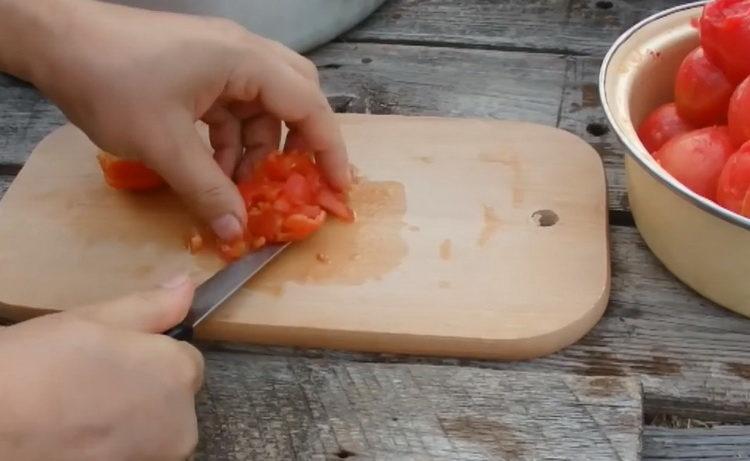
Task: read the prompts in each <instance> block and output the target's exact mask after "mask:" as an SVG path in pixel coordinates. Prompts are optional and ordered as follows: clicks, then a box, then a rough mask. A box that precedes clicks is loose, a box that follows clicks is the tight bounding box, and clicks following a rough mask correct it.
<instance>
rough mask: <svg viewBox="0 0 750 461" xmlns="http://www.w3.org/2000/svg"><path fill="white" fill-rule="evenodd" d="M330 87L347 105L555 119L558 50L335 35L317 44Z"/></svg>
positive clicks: (560, 75)
mask: <svg viewBox="0 0 750 461" xmlns="http://www.w3.org/2000/svg"><path fill="white" fill-rule="evenodd" d="M311 58H312V59H313V60H314V61H315V63H316V64H317V65H318V68H319V70H320V72H321V81H322V83H323V87H324V89H325V90H326V93H328V94H334V95H349V96H351V98H352V101H351V103H350V105H349V107H348V111H349V112H367V113H374V114H378V113H398V114H404V115H417V114H418V115H440V116H461V117H491V118H498V119H515V120H523V121H530V122H537V123H544V124H547V125H554V124H555V123H556V121H557V111H558V107H559V105H560V96H561V94H562V85H563V82H564V79H565V68H566V61H565V59H564V57H562V56H555V55H545V54H527V53H506V52H497V51H486V50H456V49H442V48H429V47H421V46H416V47H414V46H394V45H379V44H360V45H349V44H341V43H334V44H331V45H328V46H325V47H323V48H320V49H319V50H317V51H315V52H314V53H313V54H312V55H311Z"/></svg>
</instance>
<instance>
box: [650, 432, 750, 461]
mask: <svg viewBox="0 0 750 461" xmlns="http://www.w3.org/2000/svg"><path fill="white" fill-rule="evenodd" d="M642 459H643V460H644V461H657V460H669V459H678V460H682V461H691V460H695V461H698V460H727V461H728V460H738V459H750V426H717V427H713V428H710V429H709V428H694V429H671V428H664V427H654V426H647V427H645V428H644V432H643V453H642Z"/></svg>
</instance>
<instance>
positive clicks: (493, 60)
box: [0, 43, 629, 211]
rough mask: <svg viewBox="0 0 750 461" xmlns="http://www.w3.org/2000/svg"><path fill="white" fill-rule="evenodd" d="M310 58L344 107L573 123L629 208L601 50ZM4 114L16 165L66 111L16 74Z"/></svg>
mask: <svg viewBox="0 0 750 461" xmlns="http://www.w3.org/2000/svg"><path fill="white" fill-rule="evenodd" d="M311 58H312V59H313V61H315V63H316V64H317V65H318V66H319V69H320V73H321V80H322V83H323V87H324V90H325V91H326V93H327V94H329V95H330V100H331V103H332V105H333V106H334V108H336V109H337V111H339V112H352V113H372V114H399V115H441V116H459V117H487V118H494V119H504V120H521V121H530V122H536V123H541V124H544V125H548V126H559V127H561V128H564V129H566V130H568V131H570V132H572V133H573V134H575V135H577V136H579V137H581V138H583V139H584V140H586V141H587V142H589V143H591V145H592V146H594V147H595V148H596V149H597V151H598V152H599V153H600V155H601V156H602V160H603V162H604V165H605V169H606V173H607V182H608V187H609V196H608V203H609V208H610V210H613V211H628V210H629V207H628V205H627V193H626V191H625V184H624V183H625V174H624V167H623V163H622V155H623V153H624V150H623V149H622V147H621V144H620V143H619V141H617V140H616V139H615V137H614V134H613V133H611V132H610V130H609V128H608V125H607V122H606V118H605V116H604V113H603V111H602V110H601V107H600V105H599V98H598V94H597V86H596V77H597V73H598V68H599V61H598V59H595V58H581V57H576V58H571V57H568V58H566V57H564V56H554V55H546V54H533V53H518V52H498V51H488V50H461V49H441V48H430V47H423V46H394V45H380V44H364V43H363V44H357V45H350V44H349V45H347V44H337V43H334V44H330V45H327V46H325V47H323V48H320V49H318V50H317V51H315V52H314V53H313V54H312V55H311ZM436 69H437V70H436ZM0 114H3V115H0V122H2V123H1V124H0V126H2V127H3V128H2V130H3V131H4V132H6V133H8V135H7V136H6V137H5V138H0V139H3V140H4V141H3V140H0V164H3V163H4V164H9V165H15V166H17V167H20V165H22V164H23V161H24V160H25V159H26V158H27V157H28V155H29V153H30V152H31V149H33V147H34V145H36V143H37V142H38V141H40V140H41V139H42V138H43V137H44V136H45V135H46V134H47V133H49V131H51V129H53V128H55V127H57V126H59V125H61V124H62V123H64V121H65V119H64V116H63V115H62V114H61V113H60V112H59V110H57V109H56V108H55V107H54V106H53V105H51V104H50V103H49V102H48V101H47V100H46V99H43V98H42V97H41V96H40V95H39V94H38V93H37V92H36V90H34V89H33V88H31V87H28V86H27V85H22V84H21V83H20V82H18V81H15V80H13V79H10V78H7V77H6V78H5V79H4V80H0ZM32 114H33V115H32ZM592 133H593V134H592ZM598 133H603V134H598Z"/></svg>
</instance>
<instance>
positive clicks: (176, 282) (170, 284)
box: [161, 274, 188, 289]
mask: <svg viewBox="0 0 750 461" xmlns="http://www.w3.org/2000/svg"><path fill="white" fill-rule="evenodd" d="M187 281H188V276H187V274H180V275H178V276H176V277H172V278H171V279H169V280H167V281H166V282H164V283H162V284H161V287H162V288H167V289H172V288H177V287H180V286H182V285H184V284H186V283H187Z"/></svg>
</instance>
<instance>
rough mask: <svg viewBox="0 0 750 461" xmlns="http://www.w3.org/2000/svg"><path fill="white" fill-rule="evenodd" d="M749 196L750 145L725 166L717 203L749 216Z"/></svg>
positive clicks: (718, 189)
mask: <svg viewBox="0 0 750 461" xmlns="http://www.w3.org/2000/svg"><path fill="white" fill-rule="evenodd" d="M749 194H750V143H746V144H744V145H743V146H742V147H741V148H740V150H738V151H737V152H736V153H735V154H734V155H732V156H731V157H730V158H729V160H727V162H726V165H724V168H723V170H722V172H721V176H719V185H718V187H717V189H716V202H717V203H718V204H719V205H721V206H723V207H724V208H726V209H728V210H730V211H734V212H735V213H738V214H744V215H745V216H748V214H747V211H748V210H747V208H748V198H747V197H748V195H749Z"/></svg>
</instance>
